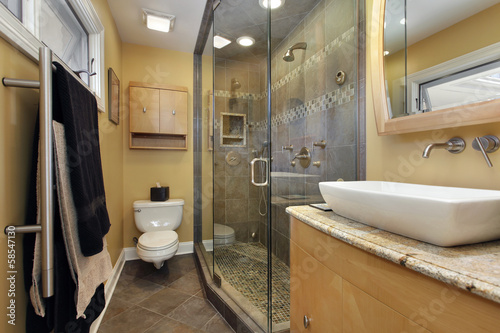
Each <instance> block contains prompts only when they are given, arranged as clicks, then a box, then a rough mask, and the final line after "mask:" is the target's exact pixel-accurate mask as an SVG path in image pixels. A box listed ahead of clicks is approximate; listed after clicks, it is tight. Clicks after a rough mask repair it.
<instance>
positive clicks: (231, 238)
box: [214, 223, 236, 245]
mask: <svg viewBox="0 0 500 333" xmlns="http://www.w3.org/2000/svg"><path fill="white" fill-rule="evenodd" d="M235 240H236V237H235V235H234V229H233V228H231V227H228V226H227V225H223V224H218V223H214V244H215V245H230V244H233V243H234V242H235Z"/></svg>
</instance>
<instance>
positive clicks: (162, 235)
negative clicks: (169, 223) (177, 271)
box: [137, 230, 179, 251]
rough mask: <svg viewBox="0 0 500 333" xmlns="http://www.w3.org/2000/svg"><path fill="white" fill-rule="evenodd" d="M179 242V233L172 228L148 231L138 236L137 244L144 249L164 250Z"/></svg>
mask: <svg viewBox="0 0 500 333" xmlns="http://www.w3.org/2000/svg"><path fill="white" fill-rule="evenodd" d="M177 244H179V235H177V233H176V232H175V231H172V230H164V231H150V232H146V233H144V234H142V235H141V237H139V241H138V243H137V246H138V247H139V248H141V249H143V250H146V251H161V250H166V249H169V248H171V247H174V246H176V245H177Z"/></svg>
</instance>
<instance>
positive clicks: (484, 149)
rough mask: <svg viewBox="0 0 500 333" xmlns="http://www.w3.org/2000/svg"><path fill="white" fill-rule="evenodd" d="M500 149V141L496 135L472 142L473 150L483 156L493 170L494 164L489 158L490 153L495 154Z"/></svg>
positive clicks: (477, 138) (478, 138) (479, 138)
mask: <svg viewBox="0 0 500 333" xmlns="http://www.w3.org/2000/svg"><path fill="white" fill-rule="evenodd" d="M499 147H500V140H498V138H497V137H496V136H494V135H485V136H483V137H476V138H475V139H474V141H473V142H472V148H474V150H478V151H480V152H481V153H482V154H483V157H484V159H485V160H486V164H488V166H489V167H490V168H491V167H493V164H492V163H491V161H490V158H489V157H488V153H493V152H495V151H497V150H498V148H499Z"/></svg>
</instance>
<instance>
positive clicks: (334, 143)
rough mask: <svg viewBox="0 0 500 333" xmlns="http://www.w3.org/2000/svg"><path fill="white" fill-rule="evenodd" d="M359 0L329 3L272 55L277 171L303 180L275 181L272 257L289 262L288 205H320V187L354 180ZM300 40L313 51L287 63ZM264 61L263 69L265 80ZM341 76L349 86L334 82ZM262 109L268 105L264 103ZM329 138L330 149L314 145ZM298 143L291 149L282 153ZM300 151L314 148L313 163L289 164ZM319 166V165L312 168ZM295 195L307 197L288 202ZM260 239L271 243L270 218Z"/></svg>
mask: <svg viewBox="0 0 500 333" xmlns="http://www.w3.org/2000/svg"><path fill="white" fill-rule="evenodd" d="M356 2H357V1H356V0H335V1H333V0H323V1H321V2H319V3H318V5H317V6H316V7H315V8H314V9H313V10H312V11H311V13H310V14H309V15H307V16H306V17H305V19H304V20H303V21H302V22H300V23H299V24H298V26H297V28H296V29H295V30H293V31H292V32H291V33H290V35H289V36H288V37H287V38H286V39H285V40H284V42H283V43H281V45H279V46H278V47H277V49H276V51H275V52H273V55H272V60H271V68H272V72H271V81H272V82H271V83H272V89H271V91H272V94H271V103H272V119H271V131H272V140H271V142H272V143H273V146H272V156H273V162H272V171H275V172H287V173H293V174H299V175H302V176H303V177H286V176H285V177H283V178H277V177H274V178H273V177H272V195H273V200H272V209H271V212H272V214H273V215H272V221H273V223H272V232H273V234H272V241H273V244H272V245H273V246H272V249H273V253H274V254H276V255H277V256H278V257H279V258H280V259H281V260H283V261H284V262H285V263H287V264H289V260H290V259H289V257H290V253H289V248H290V228H289V218H288V215H287V214H286V213H285V208H286V207H287V206H290V205H297V204H304V203H308V202H310V201H315V202H320V201H322V199H321V197H320V193H319V187H318V183H319V182H320V181H325V180H337V179H339V178H342V179H344V180H355V179H356V156H357V147H356V138H357V130H356V128H357V112H358V108H357V101H356V98H355V97H356V94H357V91H356V90H357V43H358V38H357V29H356V9H357V8H356ZM298 42H306V43H307V49H306V50H305V51H304V50H295V51H294V55H295V60H294V61H292V62H285V61H284V60H283V58H282V57H283V55H284V54H285V52H286V50H287V49H288V48H289V47H290V46H292V45H294V44H295V43H298ZM264 71H265V64H262V66H261V77H262V76H263V73H264ZM338 71H343V72H345V74H346V80H345V83H344V84H342V85H339V84H337V83H336V82H335V76H336V73H337V72H338ZM261 107H262V105H261ZM321 140H325V141H326V147H325V149H322V148H320V147H314V148H313V142H319V141H321ZM289 145H293V152H289V151H286V150H282V147H283V146H289ZM302 147H307V148H309V149H310V151H311V156H312V160H311V165H310V166H309V167H308V168H303V167H302V166H301V165H300V163H299V161H297V163H296V165H295V166H294V167H293V166H291V165H290V162H291V160H292V159H293V156H294V154H296V153H298V152H299V151H300V149H301V148H302ZM313 161H319V162H321V166H319V167H316V166H313V165H312V162H313ZM288 195H294V196H296V197H297V195H299V196H303V197H306V198H304V199H295V200H292V199H290V200H287V199H285V198H283V197H286V196H288ZM259 227H260V228H259V229H260V230H261V233H260V235H261V242H262V243H263V244H265V239H266V238H265V232H263V231H265V230H266V229H265V221H264V220H261V223H260V226H259Z"/></svg>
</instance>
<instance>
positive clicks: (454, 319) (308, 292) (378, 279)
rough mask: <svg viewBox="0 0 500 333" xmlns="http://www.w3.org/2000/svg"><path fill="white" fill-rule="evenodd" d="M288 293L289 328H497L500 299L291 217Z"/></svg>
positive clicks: (384, 331)
mask: <svg viewBox="0 0 500 333" xmlns="http://www.w3.org/2000/svg"><path fill="white" fill-rule="evenodd" d="M290 300H291V304H290V312H291V318H290V328H291V332H321V333H325V332H350V333H364V332H366V333H379V332H380V333H391V332H394V333H396V332H397V333H401V332H406V333H410V332H423V333H428V332H436V333H437V332H440V333H441V332H444V333H448V332H449V333H459V332H464V333H479V332H488V333H491V332H500V329H499V327H500V304H498V303H495V302H492V301H490V300H487V299H485V298H482V297H479V296H476V295H474V294H472V293H470V292H466V291H464V290H461V289H458V288H456V287H453V286H451V285H448V284H445V283H442V282H440V281H438V280H436V279H433V278H430V277H428V276H425V275H423V274H420V273H417V272H415V271H413V270H410V269H408V268H405V267H402V266H400V265H397V264H395V263H393V262H390V261H388V260H385V259H383V258H380V257H378V256H376V255H373V254H371V253H368V252H366V251H363V250H361V249H358V248H356V247H354V246H352V245H349V244H347V243H345V242H342V241H340V240H338V239H336V238H333V237H331V236H329V235H327V234H325V233H323V232H321V231H319V230H316V229H314V228H313V227H311V226H309V225H307V224H305V223H303V222H301V221H299V220H297V219H295V218H293V217H291V242H290ZM304 316H307V318H308V320H309V326H308V328H304V324H303V319H304Z"/></svg>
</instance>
